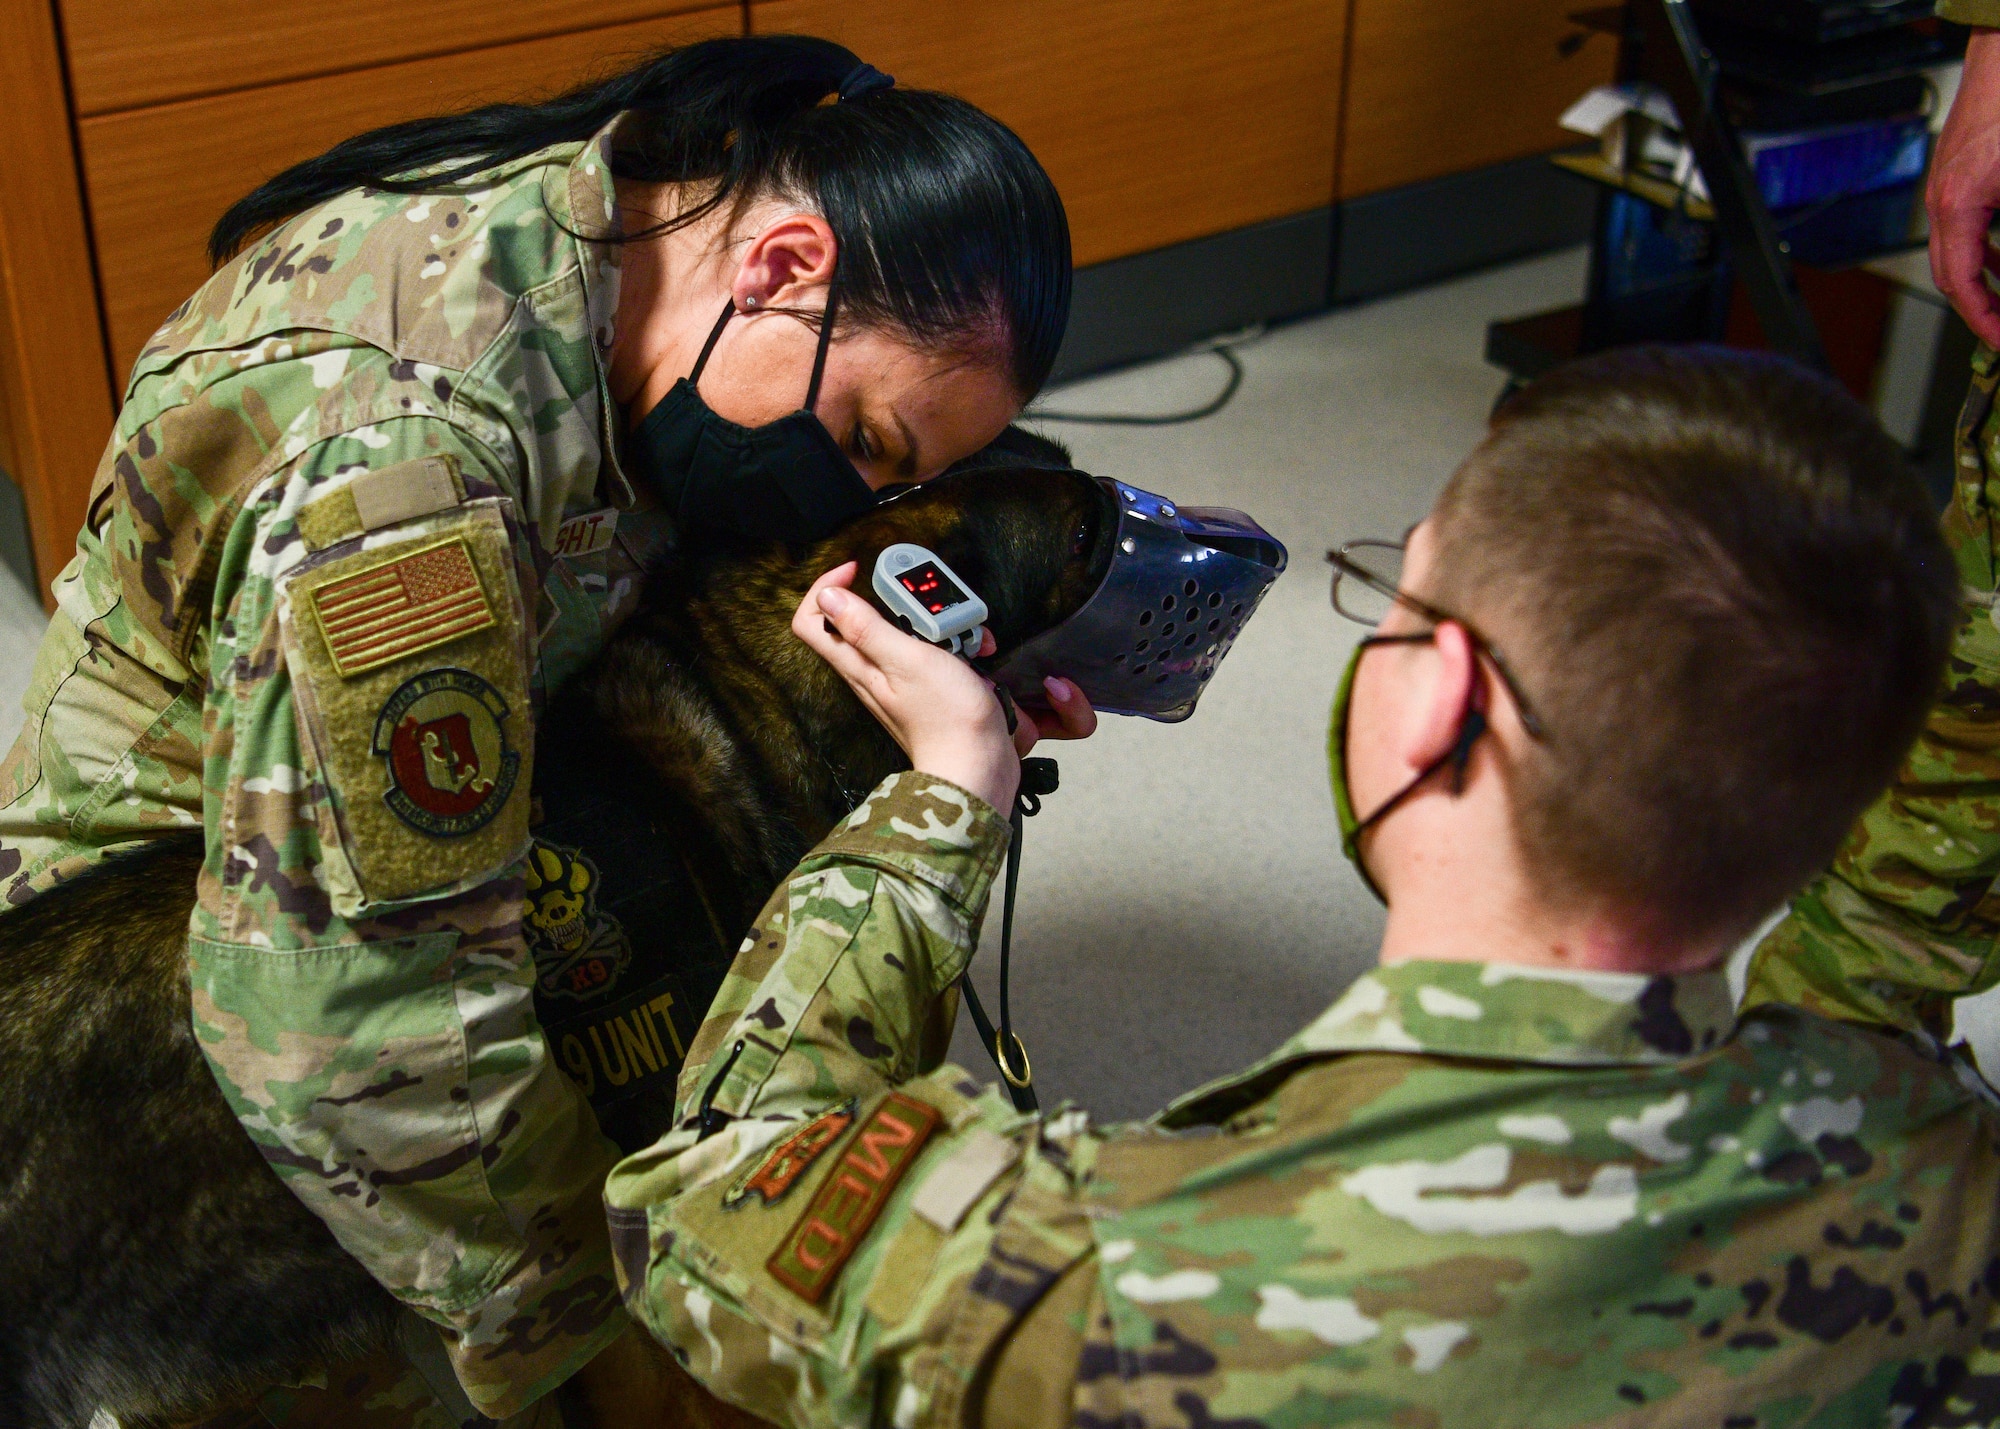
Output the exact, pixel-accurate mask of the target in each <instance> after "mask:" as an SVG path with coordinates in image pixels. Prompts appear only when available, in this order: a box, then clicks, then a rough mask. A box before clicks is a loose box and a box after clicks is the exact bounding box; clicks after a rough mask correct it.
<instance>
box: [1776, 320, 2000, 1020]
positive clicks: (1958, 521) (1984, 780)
mask: <svg viewBox="0 0 2000 1429" xmlns="http://www.w3.org/2000/svg"><path fill="white" fill-rule="evenodd" d="M1996 382H2000V369H1996V358H1995V355H1994V353H1993V352H1992V351H1991V350H1990V349H1987V348H1984V347H1982V348H1981V349H1980V350H1979V353H1978V355H1977V356H1976V357H1975V358H1974V361H1973V381H1972V389H1971V392H1970V394H1969V395H1968V397H1967V399H1966V406H1965V410H1964V412H1963V414H1962V415H1961V417H1960V419H1959V431H1958V441H1957V463H1958V464H1957V482H1956V485H1955V489H1954V492H1953V497H1952V502H1951V504H1950V505H1949V506H1948V507H1947V508H1946V511H1945V515H1944V534H1945V539H1946V542H1947V544H1948V545H1949V546H1950V547H1951V550H1952V554H1953V556H1954V557H1955V558H1956V560H1957V562H1958V570H1959V575H1960V578H1961V579H1962V580H1963V581H1964V583H1965V586H1966V607H1965V611H1964V615H1963V618H1962V619H1961V621H1960V623H1959V628H1958V631H1957V634H1956V635H1955V637H1954V639H1953V643H1952V650H1951V656H1950V662H1949V664H1948V666H1947V669H1946V675H1945V687H1944V690H1943V693H1942V694H1941V696H1940V698H1939V699H1938V702H1937V704H1936V706H1935V707H1934V708H1933V709H1932V711H1931V713H1930V715H1929V717H1928V718H1927V720H1926V721H1925V724H1924V728H1923V731H1922V733H1921V734H1919V735H1918V737H1917V742H1916V745H1915V746H1914V747H1913V748H1912V749H1911V751H1910V753H1909V756H1908V757H1907V758H1906V759H1905V760H1904V762H1903V765H1902V768H1901V769H1900V770H1899V771H1898V772H1897V775H1896V778H1895V782H1894V783H1892V784H1891V785H1890V787H1889V788H1888V790H1887V791H1886V792H1884V793H1883V795H1882V796H1881V797H1880V798H1879V799H1877V800H1876V801H1875V803H1874V804H1872V805H1871V806H1870V807H1869V808H1868V809H1867V811H1866V812H1864V813H1863V814H1862V816H1861V818H1860V820H1859V821H1858V822H1857V823H1856V824H1855V826H1854V828H1853V830H1852V831H1851V832H1850V833H1849V834H1848V837H1847V840H1846V842H1845V843H1844V844H1843V845H1842V847H1841V849H1840V851H1839V853H1838V854H1837V855H1836V856H1835V858H1834V862H1833V866H1832V867H1831V868H1830V869H1829V870H1828V871H1827V872H1826V873H1825V874H1823V875H1822V876H1821V877H1820V878H1818V879H1817V880H1815V881H1814V882H1813V883H1812V884H1810V885H1808V887H1807V888H1806V890H1805V891H1804V892H1803V893H1802V894H1800V895H1799V897H1798V898H1797V899H1796V900H1795V901H1794V902H1793V904H1792V907H1791V910H1790V912H1789V913H1788V915H1787V916H1786V918H1785V919H1784V921H1783V922H1782V923H1780V924H1779V925H1778V927H1777V928H1775V929H1774V930H1773V931H1772V932H1771V934H1770V935H1769V936H1768V937H1766V938H1765V940H1764V941H1763V943H1762V944H1761V945H1760V946H1759V947H1758V949H1757V951H1756V954H1755V956H1754V957H1753V959H1752V961H1751V965H1750V972H1749V981H1748V986H1747V989H1746V996H1745V1003H1746V1005H1749V1006H1754V1005H1756V1004H1757V1003H1761V1002H1786V1003H1792V1004H1795V1005H1798V1006H1802V1007H1807V1008H1811V1009H1812V1010H1814V1011H1816V1012H1820V1013H1822V1014H1824V1015H1826V1016H1829V1017H1837V1018H1844V1019H1846V1020H1849V1021H1861V1022H1876V1023H1886V1024H1889V1025H1891V1026H1896V1027H1902V1028H1907V1029H1912V1030H1922V1031H1924V1032H1927V1033H1929V1034H1930V1035H1932V1036H1935V1037H1941V1038H1942V1037H1946V1036H1948V1035H1949V1033H1950V1030H1951V1004H1952V1002H1953V1001H1954V1000H1955V999H1957V998H1960V997H1965V996H1968V995H1970V994H1972V993H1976V992H1981V991H1984V990H1985V989H1987V988H1989V987H1992V986H1993V985H1994V984H1995V983H1996V982H2000V895H1996V893H1995V891H1994V883H1995V880H1996V879H2000V623H1996V617H2000V611H1996V609H1995V606H1994V591H1995V587H1996V583H1997V582H1996V573H2000V564H1996V562H2000V545H1996V540H1995V530H1994V525H1995V514H1996V503H2000V483H1996V481H1995V479H1994V474H1995V472H1996V470H2000V419H1996V417H1995V413H1994V389H1995V384H1996Z"/></svg>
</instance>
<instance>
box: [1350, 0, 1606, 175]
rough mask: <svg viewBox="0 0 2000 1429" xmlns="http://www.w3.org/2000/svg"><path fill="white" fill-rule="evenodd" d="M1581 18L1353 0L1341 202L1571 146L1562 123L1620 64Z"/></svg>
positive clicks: (1519, 7) (1566, 10) (1491, 7)
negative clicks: (1582, 24)
mask: <svg viewBox="0 0 2000 1429" xmlns="http://www.w3.org/2000/svg"><path fill="white" fill-rule="evenodd" d="M1576 9H1577V6H1576V4H1575V3H1574V0H1459V3H1456V4H1451V5H1412V4H1410V3H1409V0H1355V5H1354V38H1353V59H1352V61H1351V63H1350V65H1349V68H1348V76H1349V77H1348V90H1347V126H1346V140H1345V143H1344V146H1343V153H1342V155H1341V168H1340V175H1341V182H1340V187H1341V195H1340V196H1341V197H1342V198H1359V197H1360V196H1361V195H1363V194H1370V193H1375V192H1377V191H1378V190H1381V189H1390V188H1397V187H1400V186H1401V185H1403V184H1414V183H1420V182H1422V181H1423V180H1425V179H1434V178H1440V177H1442V176H1443V175H1445V174H1457V173H1463V172H1465V171H1466V170H1467V169H1476V168H1480V167H1482V166H1483V165H1486V164H1497V163H1500V162H1502V161H1503V160H1506V159H1518V158H1522V157H1524V156H1526V155H1529V154H1538V153H1541V152H1543V151H1544V150H1547V149H1553V148H1556V147H1557V146H1559V145H1561V144H1563V143H1565V142H1571V143H1573V142H1575V140H1576V136H1575V135H1574V134H1568V133H1565V132H1564V131H1563V130H1562V129H1561V128H1559V127H1558V126H1557V124H1556V119H1557V118H1558V116H1560V115H1561V114H1562V112H1563V110H1565V109H1567V108H1568V107H1569V106H1570V103H1571V102H1572V101H1573V100H1575V99H1577V98H1579V97H1580V96H1581V95H1582V94H1583V92H1584V91H1585V90H1587V89H1589V88H1590V87H1591V86H1592V85H1594V84H1606V83H1608V82H1609V81H1610V80H1611V77H1612V70H1613V68H1614V66H1615V64H1616V61H1617V58H1618V44H1617V41H1616V40H1615V39H1613V38H1612V37H1611V36H1609V35H1601V34H1597V33H1596V32H1594V31H1590V32H1585V31H1583V30H1581V29H1579V27H1578V26H1577V24H1576V22H1575V21H1573V20H1571V19H1570V18H1569V16H1570V14H1571V13H1572V12H1574V11H1575V10H1576ZM1579 39H1580V40H1581V44H1580V45H1578V44H1577V43H1576V42H1577V41H1578V40H1579ZM1565 49H1568V50H1569V51H1570V53H1568V54H1565V53H1564V50H1565Z"/></svg>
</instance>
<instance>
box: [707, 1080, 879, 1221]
mask: <svg viewBox="0 0 2000 1429" xmlns="http://www.w3.org/2000/svg"><path fill="white" fill-rule="evenodd" d="M852 1125H854V1103H853V1102H848V1103H847V1104H846V1105H844V1106H837V1107H834V1108H832V1109H831V1110H829V1111H823V1112H821V1113H820V1114H819V1115H818V1116H816V1117H814V1118H813V1119H812V1120H811V1121H809V1122H807V1123H806V1124H805V1125H804V1126H802V1127H800V1128H799V1129H798V1130H797V1131H795V1132H793V1133H792V1134H791V1135H790V1136H788V1137H786V1138H785V1139H784V1140H783V1141H781V1142H779V1143H778V1146H777V1149H776V1150H774V1151H773V1152H772V1153H771V1154H770V1155H769V1156H767V1157H765V1158H764V1160H763V1161H762V1162H760V1163H758V1166H757V1169H756V1170H754V1171H752V1172H751V1173H750V1174H749V1175H748V1176H745V1177H743V1178H742V1179H741V1180H740V1181H738V1182H737V1183H736V1184H735V1185H733V1186H731V1187H730V1188H729V1192H728V1194H727V1195H725V1196H724V1197H723V1198H722V1204H723V1205H725V1206H740V1205H742V1204H743V1202H745V1201H747V1200H748V1199H750V1197H751V1196H752V1195H755V1196H757V1197H758V1198H760V1199H761V1200H762V1201H763V1202H764V1204H765V1205H767V1206H769V1205H773V1204H775V1203H776V1202H777V1201H778V1199H779V1198H780V1197H781V1196H783V1195H784V1194H785V1192H787V1191H789V1190H791V1189H792V1187H793V1186H795V1185H797V1184H798V1179H799V1177H801V1176H803V1175H805V1173H806V1170H807V1168H809V1167H810V1166H811V1165H812V1164H813V1162H815V1161H817V1160H819V1158H820V1154H821V1153H822V1152H824V1151H825V1150H826V1149H827V1148H828V1147H829V1146H831V1145H833V1143H834V1142H836V1141H838V1140H840V1134H841V1133H842V1132H844V1131H846V1130H847V1128H848V1127H850V1126H852Z"/></svg>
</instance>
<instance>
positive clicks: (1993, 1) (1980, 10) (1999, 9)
mask: <svg viewBox="0 0 2000 1429" xmlns="http://www.w3.org/2000/svg"><path fill="white" fill-rule="evenodd" d="M1937 13H1938V15H1939V17H1940V18H1941V19H1946V20H1956V21H1957V22H1958V23H1959V24H1961V25H1984V26H1988V27H1992V26H2000V0H1938V3H1937Z"/></svg>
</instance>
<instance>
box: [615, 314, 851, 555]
mask: <svg viewBox="0 0 2000 1429" xmlns="http://www.w3.org/2000/svg"><path fill="white" fill-rule="evenodd" d="M834 302H835V298H834V295H833V294H832V293H829V294H828V296H827V300H826V312H825V313H824V314H823V315H822V317H821V318H820V327H819V351H818V353H817V354H816V355H815V356H814V358H813V369H812V381H811V383H810V384H809V385H808V386H807V388H806V401H805V406H803V407H801V408H800V409H799V410H798V411H796V412H794V413H792V414H791V415H790V416H789V417H781V418H779V419H778V420H777V421H775V422H772V423H770V424H768V425H767V426H762V427H744V426H738V425H737V424H736V423H735V422H731V421H729V420H727V419H725V418H723V417H719V416H717V415H716V414H715V412H714V411H713V410H712V409H711V408H710V407H709V405H708V403H706V402H704V401H702V400H701V393H700V392H699V391H697V390H696V387H695V384H696V383H698V382H700V381H701V372H702V369H703V368H704V367H706V366H708V355H709V354H710V353H711V352H713V351H715V343H716V340H717V339H718V338H720V337H721V336H722V329H723V327H724V326H725V325H726V324H727V323H728V322H729V320H730V319H731V318H732V317H734V316H736V303H735V300H734V299H732V300H731V301H730V303H729V306H728V307H726V308H724V309H723V310H722V316H721V317H720V318H718V319H716V323H715V328H714V330H713V331H712V332H710V333H709V335H708V342H707V344H706V345H704V346H703V348H702V350H701V356H700V357H699V358H697V359H696V360H695V364H694V371H693V372H690V373H689V374H688V375H687V376H685V377H683V378H682V379H681V380H680V381H678V382H676V383H675V384H674V386H673V390H672V391H670V392H668V393H667V395H666V396H665V397H663V398H661V399H660V402H659V405H657V406H656V407H654V408H653V410H652V411H650V412H648V413H647V414H646V418H645V420H644V421H642V422H641V423H640V424H639V426H638V428H637V429H636V430H635V431H634V432H633V433H632V436H631V439H630V442H629V446H628V451H629V454H630V457H631V462H632V465H633V467H634V468H635V469H636V470H637V471H638V472H639V474H640V475H641V476H643V477H644V478H645V480H647V481H648V482H650V483H651V484H652V487H653V490H654V491H655V492H656V493H658V495H659V496H660V497H661V499H663V500H664V501H665V502H666V503H667V507H668V509H669V510H671V511H672V512H673V513H674V514H675V516H677V517H678V518H679V520H680V522H681V526H682V529H684V530H687V531H708V532H715V533H726V534H728V535H733V536H742V537H748V538H749V539H751V540H757V541H787V542H791V543H793V544H797V545H804V544H807V543H809V542H812V541H817V540H819V539H820V538H821V537H823V536H828V535H831V534H832V533H833V532H834V531H836V530H838V529H839V528H840V527H841V526H843V525H845V524H846V523H847V522H849V521H851V520H853V519H854V518H855V517H856V516H859V515H861V514H862V513H863V512H865V511H869V510H872V509H873V508H874V506H875V501H876V496H875V493H874V492H873V491H870V490H869V489H868V483H867V482H865V481H863V480H862V479H861V473H860V472H858V471H856V470H855V469H854V463H853V462H851V461H849V460H848V458H847V453H846V452H844V451H842V450H841V449H840V443H838V442H836V441H835V440H834V439H833V433H831V432H829V431H828V430H827V429H826V424H825V423H824V422H822V421H820V419H819V418H818V417H817V416H816V415H814V412H813V408H814V407H816V406H817V405H818V403H819V383H820V378H821V376H822V375H824V373H825V371H826V348H827V344H828V342H830V341H831V340H832V337H833V313H834Z"/></svg>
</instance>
